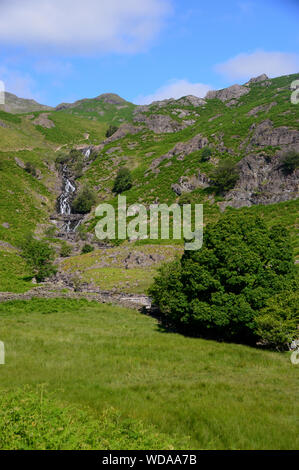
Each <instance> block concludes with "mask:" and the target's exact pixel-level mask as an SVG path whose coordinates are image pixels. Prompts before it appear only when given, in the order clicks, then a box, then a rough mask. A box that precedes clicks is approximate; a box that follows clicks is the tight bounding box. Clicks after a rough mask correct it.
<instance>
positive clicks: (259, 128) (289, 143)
mask: <svg viewBox="0 0 299 470" xmlns="http://www.w3.org/2000/svg"><path fill="white" fill-rule="evenodd" d="M250 130H251V131H253V134H252V136H251V138H250V141H249V146H248V149H252V148H254V147H255V148H256V147H267V146H269V145H270V146H272V147H280V148H281V149H285V150H287V149H289V148H290V147H291V148H292V149H294V150H297V151H299V131H297V130H295V129H290V128H289V127H286V126H282V127H273V123H272V121H270V119H266V120H265V121H263V122H261V123H259V124H253V125H252V126H251V128H250Z"/></svg>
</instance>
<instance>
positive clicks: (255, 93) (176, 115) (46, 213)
mask: <svg viewBox="0 0 299 470" xmlns="http://www.w3.org/2000/svg"><path fill="white" fill-rule="evenodd" d="M298 78H299V75H298V74H295V75H291V76H285V77H278V78H275V79H271V80H269V79H268V78H267V77H257V78H255V79H252V80H250V81H249V82H248V83H247V84H245V85H233V86H232V87H229V88H227V89H224V90H218V91H214V92H210V93H209V94H208V95H207V96H206V97H205V99H201V98H197V97H194V96H186V97H183V98H181V99H179V100H174V99H170V100H164V101H160V102H154V103H152V104H151V105H149V106H134V105H133V104H131V103H127V102H126V101H124V100H123V99H122V98H120V97H118V96H117V95H113V94H106V95H100V96H99V97H97V98H95V99H93V100H80V101H79V102H76V103H73V104H70V105H63V106H59V107H58V108H57V109H58V110H52V111H36V112H32V113H27V114H23V115H16V114H11V113H6V112H4V111H0V152H2V153H1V154H0V160H1V161H2V169H1V170H0V179H1V181H0V183H1V186H0V191H1V203H2V207H1V213H0V241H1V243H2V245H0V251H1V252H2V256H3V253H4V254H5V257H6V260H8V256H9V257H10V258H9V263H6V266H7V269H9V272H10V275H9V276H7V273H6V274H5V275H3V279H8V278H11V279H19V280H20V279H21V277H20V273H19V270H20V269H21V266H22V264H21V263H20V262H18V260H20V258H19V255H18V253H17V251H16V250H14V248H15V247H16V246H17V245H18V243H19V241H20V240H21V239H22V237H23V236H24V234H25V233H27V232H28V231H29V230H34V229H35V230H36V229H37V233H39V234H40V235H41V236H44V235H46V234H47V230H50V231H51V232H53V233H54V232H55V227H53V225H52V224H51V222H50V215H51V214H52V213H53V212H54V211H55V201H56V198H57V196H58V195H59V192H60V191H61V181H60V179H59V177H58V174H57V172H56V169H55V165H54V161H55V159H56V157H57V155H58V153H60V152H69V150H70V149H71V148H78V149H80V150H81V151H83V152H84V151H85V150H91V152H88V154H89V153H90V155H89V160H85V167H84V168H83V174H82V176H80V177H79V178H78V179H77V180H76V185H77V187H79V188H80V186H83V185H85V184H86V185H88V186H89V187H90V188H94V190H95V191H96V193H97V195H98V200H97V202H100V201H108V202H111V203H112V204H116V197H115V195H114V194H113V192H112V187H113V183H114V179H115V176H116V173H117V171H118V170H119V168H120V167H122V166H127V167H129V168H130V170H131V173H132V177H133V186H132V188H131V189H130V190H128V191H126V192H125V193H124V195H126V196H127V202H128V204H132V203H136V202H142V203H145V204H146V205H147V206H148V205H149V204H150V203H154V202H164V203H169V204H170V203H172V202H176V201H177V202H179V203H183V202H187V203H188V202H192V203H203V204H204V221H205V223H208V222H210V221H215V220H216V219H217V218H218V217H219V216H220V214H221V211H223V210H240V211H250V212H256V213H258V214H259V215H261V216H262V217H263V218H264V219H265V221H266V222H267V224H269V225H273V224H274V223H276V222H281V223H282V224H283V225H285V226H286V227H288V228H289V229H290V230H291V234H292V241H293V246H294V250H295V254H296V255H299V241H298V236H297V234H298V212H299V200H298V194H299V189H298V184H299V174H298V169H297V170H295V171H293V172H292V173H289V174H285V173H284V172H283V171H282V169H281V166H280V163H281V159H282V157H283V155H284V154H285V152H286V151H288V150H289V149H294V150H296V151H299V106H298V105H294V104H292V103H291V100H290V96H291V89H290V85H291V83H292V81H293V80H295V79H298ZM121 113H123V114H121ZM121 116H122V117H121ZM121 120H125V122H121ZM109 124H118V125H120V127H119V129H118V130H117V132H115V133H114V134H113V135H112V136H111V137H109V138H107V139H105V137H104V136H105V132H106V129H107V128H108V126H109ZM205 148H209V149H210V151H211V156H210V157H209V159H208V160H205V159H203V150H204V149H205ZM57 152H58V153H57ZM228 157H229V158H230V159H232V160H233V161H234V162H235V163H236V164H238V166H239V170H240V178H239V181H238V182H237V183H236V185H235V187H234V188H233V189H232V190H231V191H229V192H228V193H225V194H222V195H219V194H216V193H215V192H214V190H213V188H212V187H211V186H210V172H211V171H212V170H213V169H214V168H215V167H216V166H217V165H218V164H219V162H221V161H222V160H224V159H227V158H228ZM26 163H31V164H32V165H34V167H35V168H36V170H37V175H35V176H32V174H30V173H28V172H26V171H25V169H24V166H25V164H26ZM13 186H15V189H14V188H13ZM95 223H96V219H95V218H94V212H93V211H92V212H91V213H90V214H88V215H87V216H86V217H85V222H84V224H83V231H84V230H85V231H86V232H87V234H85V236H86V237H87V241H88V243H95V242H96V240H95V238H94V235H93V234H94V231H93V229H94V226H95ZM3 224H5V225H3ZM49 233H50V232H49ZM51 237H52V238H51V240H50V241H51V242H53V243H56V242H57V240H56V241H55V239H53V234H52V235H51ZM76 243H77V246H76ZM84 243H85V242H84V241H82V240H80V239H79V236H78V235H77V238H76V237H75V243H74V244H73V254H78V253H80V250H81V248H82V246H83V244H84ZM145 243H151V242H150V241H147V240H140V241H138V242H137V243H136V245H142V244H145ZM158 243H162V242H161V240H158ZM170 243H171V244H173V243H174V241H171V240H170V241H167V244H170ZM176 243H178V244H180V243H181V244H182V242H176ZM7 244H10V246H8V245H7ZM95 246H96V245H95ZM130 247H132V244H129V248H128V245H126V244H124V246H123V247H122V246H121V247H119V250H120V253H118V252H116V253H115V252H114V251H111V253H110V254H111V257H113V256H115V259H116V262H115V263H114V264H113V259H112V258H111V259H112V262H111V263H112V264H111V263H110V264H111V265H109V262H108V261H109V259H110V258H109V257H110V254H109V255H108V252H107V259H108V261H107V262H106V261H105V262H104V264H103V265H102V264H101V262H99V257H101V255H100V253H99V252H98V251H95V252H94V253H90V254H89V255H80V256H74V257H73V258H72V262H68V261H67V262H66V263H64V264H63V263H62V268H63V269H64V270H65V272H66V273H68V274H70V275H73V274H74V275H76V274H77V273H78V272H79V273H80V275H81V274H82V275H83V278H84V279H83V280H84V281H86V282H88V283H94V284H95V285H97V286H100V287H101V288H103V289H105V288H107V289H110V288H111V287H112V286H114V285H117V286H119V288H120V290H121V291H124V292H139V293H142V292H144V291H145V289H146V287H147V286H148V285H149V282H150V281H151V279H152V277H153V275H154V271H155V269H156V267H157V266H158V265H159V264H160V263H161V262H163V261H165V260H166V259H168V258H169V257H171V256H173V255H174V252H172V254H170V252H169V253H168V251H169V250H168V251H167V249H166V247H161V248H159V250H158V251H157V249H156V248H155V245H151V246H149V247H148V252H146V253H143V254H144V256H143V255H142V256H141V255H140V249H137V250H135V251H134V250H133V252H131V248H130ZM177 249H178V250H180V249H181V248H180V247H177ZM126 250H129V252H128V253H127V251H126ZM141 251H142V250H141ZM170 251H171V250H170ZM157 253H158V254H159V256H158V257H157V256H156V258H155V255H157ZM124 254H125V256H123V255H124ZM119 256H120V259H121V261H120V262H118V259H119ZM3 266H4V264H3ZM16 267H18V269H16ZM87 267H88V269H87ZM149 267H150V269H149ZM22 269H23V268H22ZM24 269H25V268H24ZM124 270H126V271H124ZM7 272H8V271H7ZM124 273H125V276H124ZM145 273H147V275H145ZM2 274H3V271H2ZM24 275H25V274H24ZM13 276H15V278H14V277H13ZM141 278H144V282H143V281H142V282H140V279H141ZM20 282H21V287H20V288H19V289H23V288H24V285H23V284H22V282H23V281H22V280H21V281H20ZM11 287H12V286H11V283H10V285H9V286H8V284H7V283H6V289H11ZM0 290H1V289H0Z"/></svg>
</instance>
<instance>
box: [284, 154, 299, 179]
mask: <svg viewBox="0 0 299 470" xmlns="http://www.w3.org/2000/svg"><path fill="white" fill-rule="evenodd" d="M281 167H282V169H283V170H284V172H285V173H287V174H289V173H293V171H295V170H296V169H297V168H299V153H298V152H295V150H290V151H289V152H288V153H286V154H285V155H284V156H283V158H282V163H281Z"/></svg>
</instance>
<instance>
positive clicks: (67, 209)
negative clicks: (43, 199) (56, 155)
mask: <svg viewBox="0 0 299 470" xmlns="http://www.w3.org/2000/svg"><path fill="white" fill-rule="evenodd" d="M81 151H82V152H83V155H84V159H85V160H88V159H89V156H90V154H91V148H90V147H88V148H85V149H83V150H81ZM61 173H62V193H61V194H60V196H59V198H58V201H57V202H58V212H59V214H60V215H61V216H63V220H64V225H63V227H62V232H64V233H65V234H67V235H69V234H72V233H74V232H75V231H76V230H77V228H78V227H79V225H80V224H81V222H82V219H83V216H82V215H80V214H72V200H73V198H74V196H75V193H76V189H77V188H76V185H75V183H74V182H73V181H72V180H71V176H70V171H69V169H68V166H67V165H63V166H62V169H61Z"/></svg>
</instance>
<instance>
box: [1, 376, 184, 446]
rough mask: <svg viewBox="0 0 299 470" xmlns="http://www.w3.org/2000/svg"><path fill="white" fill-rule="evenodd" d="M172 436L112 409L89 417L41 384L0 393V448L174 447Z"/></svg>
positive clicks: (86, 410) (89, 412)
mask: <svg viewBox="0 0 299 470" xmlns="http://www.w3.org/2000/svg"><path fill="white" fill-rule="evenodd" d="M175 446H176V442H175V440H173V439H172V438H169V437H168V436H167V435H164V434H161V433H159V432H157V430H156V428H154V427H153V426H145V425H144V423H143V422H141V421H139V420H136V419H131V418H126V417H124V416H122V414H121V413H120V412H119V411H117V410H115V409H114V408H111V407H110V408H106V409H104V410H103V411H102V412H101V413H100V414H99V415H98V416H93V413H92V410H91V409H89V408H86V407H85V408H84V409H81V408H80V407H78V406H77V407H75V406H71V405H65V404H63V403H61V402H60V401H59V400H58V399H57V396H55V393H51V392H49V391H48V390H47V389H45V388H44V386H43V385H40V386H38V387H29V386H24V387H22V388H16V389H14V390H4V393H3V392H2V393H1V395H0V449H1V450H106V449H107V448H109V449H117V450H121V449H131V450H132V449H134V450H135V449H170V450H171V449H174V448H175Z"/></svg>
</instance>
